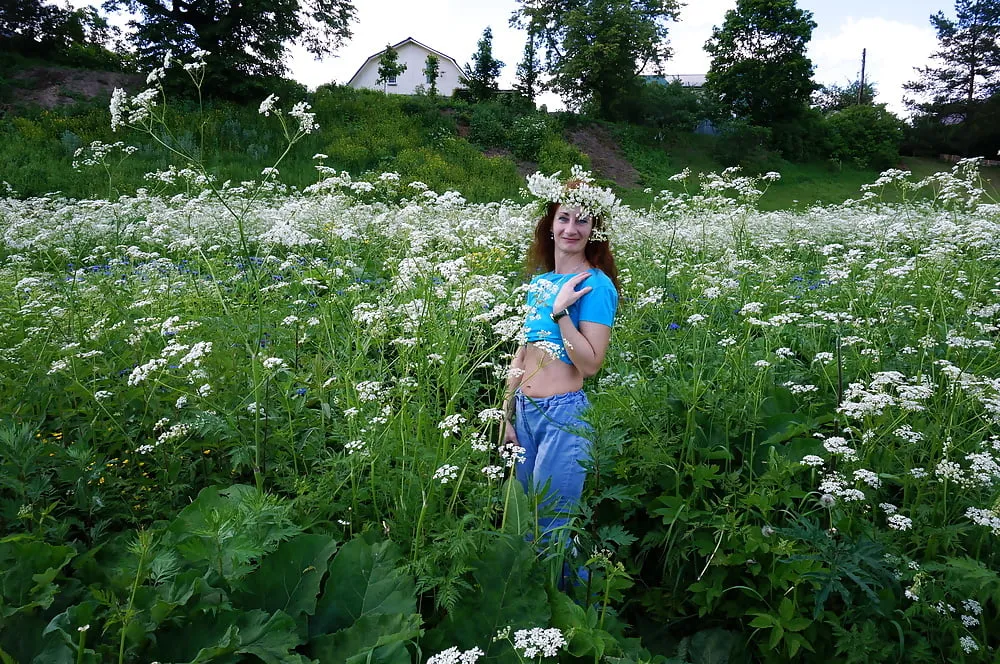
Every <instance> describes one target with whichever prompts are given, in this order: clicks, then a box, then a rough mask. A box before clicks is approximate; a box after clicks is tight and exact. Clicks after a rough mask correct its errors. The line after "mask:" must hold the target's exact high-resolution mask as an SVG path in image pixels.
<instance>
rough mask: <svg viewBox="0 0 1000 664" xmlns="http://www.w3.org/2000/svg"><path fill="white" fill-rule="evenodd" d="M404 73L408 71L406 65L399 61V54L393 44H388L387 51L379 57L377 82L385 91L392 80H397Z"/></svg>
mask: <svg viewBox="0 0 1000 664" xmlns="http://www.w3.org/2000/svg"><path fill="white" fill-rule="evenodd" d="M404 71H406V63H405V62H400V61H399V53H398V52H397V51H396V49H394V48H393V47H392V45H391V44H386V45H385V50H384V51H382V53H381V55H379V56H378V78H377V79H375V82H376V83H381V84H382V85H383V89H384V86H386V85H388V83H389V80H390V79H392V80H395V78H396V77H397V76H399V75H400V74H402V73H403V72H404Z"/></svg>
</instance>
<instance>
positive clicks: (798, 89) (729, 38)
mask: <svg viewBox="0 0 1000 664" xmlns="http://www.w3.org/2000/svg"><path fill="white" fill-rule="evenodd" d="M815 27H816V23H815V22H813V20H812V13H811V12H808V11H804V10H801V9H799V8H798V7H796V6H795V0H738V2H737V3H736V9H731V10H729V11H727V12H726V16H725V20H724V22H723V24H722V27H721V28H720V27H718V26H716V27H715V28H714V29H713V31H712V37H711V38H710V39H709V41H708V42H707V43H706V44H705V50H706V51H708V53H709V55H711V56H712V64H711V66H710V68H709V70H708V76H707V80H706V82H705V89H706V91H707V92H708V93H709V94H711V95H714V96H715V97H716V98H717V99H718V101H719V104H720V105H721V106H722V108H724V109H725V110H726V112H728V113H732V114H734V115H735V116H736V117H737V118H742V119H746V120H748V121H750V122H751V123H752V124H755V125H759V126H762V127H771V126H773V125H774V124H776V123H780V122H783V121H788V120H792V119H795V118H797V117H798V116H799V115H800V114H801V112H802V109H803V108H804V107H805V106H806V105H808V103H809V97H810V95H811V94H812V91H813V90H814V89H815V88H816V85H815V84H814V83H813V82H812V73H813V65H812V62H811V61H810V60H809V58H808V57H806V55H805V50H806V44H808V43H809V40H810V38H811V37H812V31H813V29H814V28H815Z"/></svg>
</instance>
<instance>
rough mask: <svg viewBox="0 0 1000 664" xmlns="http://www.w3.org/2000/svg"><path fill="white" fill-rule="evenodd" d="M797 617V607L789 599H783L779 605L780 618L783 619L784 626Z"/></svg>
mask: <svg viewBox="0 0 1000 664" xmlns="http://www.w3.org/2000/svg"><path fill="white" fill-rule="evenodd" d="M794 615H795V605H794V604H792V600H790V599H788V598H787V597H784V598H782V600H781V604H780V605H778V616H780V617H781V622H782V624H784V623H787V622H788V621H789V620H791V619H792V617H793V616H794Z"/></svg>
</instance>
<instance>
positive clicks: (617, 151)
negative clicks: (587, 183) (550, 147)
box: [566, 125, 641, 189]
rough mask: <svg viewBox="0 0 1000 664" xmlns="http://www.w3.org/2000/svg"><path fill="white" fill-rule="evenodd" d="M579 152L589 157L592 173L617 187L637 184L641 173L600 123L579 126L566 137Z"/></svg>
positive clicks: (630, 186) (631, 186) (628, 186)
mask: <svg viewBox="0 0 1000 664" xmlns="http://www.w3.org/2000/svg"><path fill="white" fill-rule="evenodd" d="M566 138H567V139H568V140H569V142H570V143H572V144H573V145H574V146H575V147H576V148H577V149H578V150H580V152H582V153H584V154H585V155H587V156H588V157H590V163H591V165H592V166H593V168H594V173H595V174H596V175H598V176H599V177H602V178H606V179H608V180H611V181H612V182H614V183H615V184H617V185H618V186H619V187H625V188H629V189H632V188H635V187H637V186H639V179H640V178H641V175H640V174H639V171H637V170H636V169H635V167H634V166H632V164H631V163H629V161H628V159H626V158H625V155H624V154H623V153H622V150H621V147H619V145H618V141H616V140H615V138H614V137H613V136H612V135H611V134H610V133H609V132H608V130H607V129H605V128H604V127H601V126H600V125H591V126H589V127H581V128H579V129H574V130H572V131H570V132H569V134H568V135H567V137H566Z"/></svg>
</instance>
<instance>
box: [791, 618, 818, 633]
mask: <svg viewBox="0 0 1000 664" xmlns="http://www.w3.org/2000/svg"><path fill="white" fill-rule="evenodd" d="M811 624H812V621H811V620H809V619H808V618H803V617H801V616H800V617H798V618H792V619H791V620H789V621H788V622H786V623H785V629H787V630H788V631H789V632H801V631H802V630H804V629H805V628H806V627H808V626H809V625H811Z"/></svg>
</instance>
